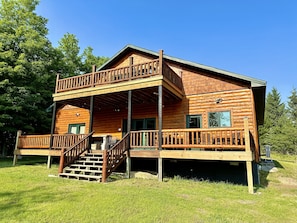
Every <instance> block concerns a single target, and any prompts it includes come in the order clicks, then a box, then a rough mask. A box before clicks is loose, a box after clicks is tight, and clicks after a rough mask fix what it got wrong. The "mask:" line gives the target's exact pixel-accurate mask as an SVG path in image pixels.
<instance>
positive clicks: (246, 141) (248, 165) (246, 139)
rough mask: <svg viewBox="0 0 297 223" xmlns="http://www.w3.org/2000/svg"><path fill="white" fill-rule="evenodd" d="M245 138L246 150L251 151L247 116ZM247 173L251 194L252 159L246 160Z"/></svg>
mask: <svg viewBox="0 0 297 223" xmlns="http://www.w3.org/2000/svg"><path fill="white" fill-rule="evenodd" d="M244 139H245V151H246V152H251V143H250V131H249V121H248V118H247V117H245V118H244ZM246 173H247V183H248V190H249V193H250V194H253V193H254V183H253V168H252V161H246Z"/></svg>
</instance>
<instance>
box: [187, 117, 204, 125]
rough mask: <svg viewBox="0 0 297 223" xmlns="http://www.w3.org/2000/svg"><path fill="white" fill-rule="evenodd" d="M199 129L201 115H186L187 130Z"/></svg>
mask: <svg viewBox="0 0 297 223" xmlns="http://www.w3.org/2000/svg"><path fill="white" fill-rule="evenodd" d="M201 127H202V125H201V115H187V128H201Z"/></svg>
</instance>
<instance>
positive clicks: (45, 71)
mask: <svg viewBox="0 0 297 223" xmlns="http://www.w3.org/2000/svg"><path fill="white" fill-rule="evenodd" d="M38 4H39V0H29V1H28V0H1V1H0V150H1V154H2V155H4V154H11V153H12V152H13V144H14V137H15V134H16V131H17V130H18V129H22V130H23V131H24V132H26V133H40V134H42V133H48V132H49V131H50V123H51V115H52V114H51V112H48V111H47V108H49V107H50V105H51V104H52V93H53V92H54V89H55V79H56V75H57V73H59V74H60V75H61V76H62V77H68V76H73V75H78V74H82V73H87V72H91V70H92V65H96V66H100V65H102V64H103V63H104V62H106V61H107V59H108V58H107V57H100V56H94V55H93V49H92V48H91V47H87V48H86V49H84V50H82V53H80V52H81V49H80V47H79V41H78V39H77V38H76V36H75V35H74V34H70V33H66V34H65V35H64V36H63V37H62V38H61V40H60V41H59V44H58V47H53V45H52V43H51V42H50V41H49V39H48V37H47V35H48V29H47V27H46V25H47V19H46V18H44V17H42V16H40V15H37V14H36V12H35V9H36V7H37V6H38Z"/></svg>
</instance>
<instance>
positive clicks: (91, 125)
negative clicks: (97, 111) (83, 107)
mask: <svg viewBox="0 0 297 223" xmlns="http://www.w3.org/2000/svg"><path fill="white" fill-rule="evenodd" d="M93 121H94V96H93V95H92V96H91V97H90V119H89V133H91V132H92V131H93Z"/></svg>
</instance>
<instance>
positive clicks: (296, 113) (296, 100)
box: [285, 88, 297, 154]
mask: <svg viewBox="0 0 297 223" xmlns="http://www.w3.org/2000/svg"><path fill="white" fill-rule="evenodd" d="M288 99H289V100H288V109H287V111H288V119H289V123H288V125H287V128H286V129H285V131H286V132H285V134H286V136H287V142H288V146H287V152H289V153H294V154H297V92H296V89H295V88H293V90H292V92H291V96H289V98H288Z"/></svg>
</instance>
